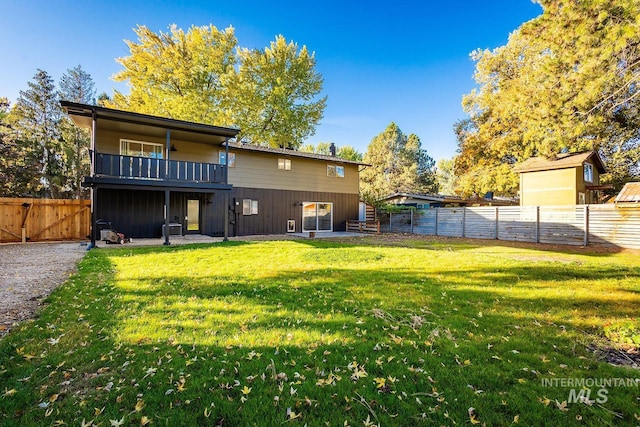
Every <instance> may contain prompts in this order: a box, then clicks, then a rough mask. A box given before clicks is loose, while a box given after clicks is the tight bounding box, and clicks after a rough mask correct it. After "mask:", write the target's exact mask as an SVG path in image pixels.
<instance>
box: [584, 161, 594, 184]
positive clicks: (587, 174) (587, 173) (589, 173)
mask: <svg viewBox="0 0 640 427" xmlns="http://www.w3.org/2000/svg"><path fill="white" fill-rule="evenodd" d="M584 181H585V182H593V165H592V164H591V163H585V164H584Z"/></svg>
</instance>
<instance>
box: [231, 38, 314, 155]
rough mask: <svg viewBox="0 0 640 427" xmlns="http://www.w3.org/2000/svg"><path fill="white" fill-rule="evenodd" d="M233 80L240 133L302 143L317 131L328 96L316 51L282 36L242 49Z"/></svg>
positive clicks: (273, 142) (274, 142)
mask: <svg viewBox="0 0 640 427" xmlns="http://www.w3.org/2000/svg"><path fill="white" fill-rule="evenodd" d="M239 63H240V68H239V71H238V73H237V75H236V76H235V78H234V79H233V82H234V83H233V85H232V88H231V89H232V93H233V95H234V100H235V102H234V103H233V110H234V114H235V116H236V124H237V125H239V127H240V129H241V135H240V138H243V139H245V140H248V141H250V142H252V143H254V144H258V145H267V146H271V147H282V148H294V149H295V148H298V147H299V146H300V145H301V144H302V141H304V140H305V139H306V138H307V137H309V136H312V135H313V134H314V133H315V128H316V126H317V125H318V123H319V122H320V120H321V119H322V117H323V113H324V109H325V106H326V101H327V98H326V97H322V98H319V97H318V95H319V94H320V92H321V91H322V83H323V79H322V76H321V75H320V74H319V73H317V72H316V70H315V65H316V61H315V55H314V53H310V52H309V51H308V50H307V47H306V46H302V48H300V49H298V45H297V44H296V43H294V42H289V43H287V41H286V39H285V38H284V37H283V36H282V35H279V36H277V37H276V39H275V41H272V42H271V45H270V46H269V47H267V48H265V49H253V50H249V49H241V50H240V51H239Z"/></svg>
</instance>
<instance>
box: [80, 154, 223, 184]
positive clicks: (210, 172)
mask: <svg viewBox="0 0 640 427" xmlns="http://www.w3.org/2000/svg"><path fill="white" fill-rule="evenodd" d="M94 155H95V163H94V173H93V176H92V177H87V179H86V180H85V181H86V182H87V184H89V185H93V184H129V185H140V186H154V187H161V186H165V187H166V186H171V187H191V188H198V187H202V188H214V187H221V186H222V187H226V186H227V185H226V168H227V167H226V166H225V165H219V164H214V163H198V162H188V161H183V160H166V159H153V158H149V157H133V156H120V155H114V154H103V153H95V154H94Z"/></svg>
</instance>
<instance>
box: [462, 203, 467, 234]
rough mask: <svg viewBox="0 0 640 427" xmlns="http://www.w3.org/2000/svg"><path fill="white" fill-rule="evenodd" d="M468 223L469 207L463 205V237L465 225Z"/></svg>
mask: <svg viewBox="0 0 640 427" xmlns="http://www.w3.org/2000/svg"><path fill="white" fill-rule="evenodd" d="M466 223H467V208H466V207H464V206H463V207H462V237H465V227H466Z"/></svg>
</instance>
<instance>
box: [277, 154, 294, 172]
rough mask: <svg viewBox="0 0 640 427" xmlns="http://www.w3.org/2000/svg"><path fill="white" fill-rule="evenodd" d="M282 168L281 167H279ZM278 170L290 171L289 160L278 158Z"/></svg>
mask: <svg viewBox="0 0 640 427" xmlns="http://www.w3.org/2000/svg"><path fill="white" fill-rule="evenodd" d="M280 166H282V167H280ZM278 170H282V171H290V170H291V159H285V158H282V157H280V158H278Z"/></svg>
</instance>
